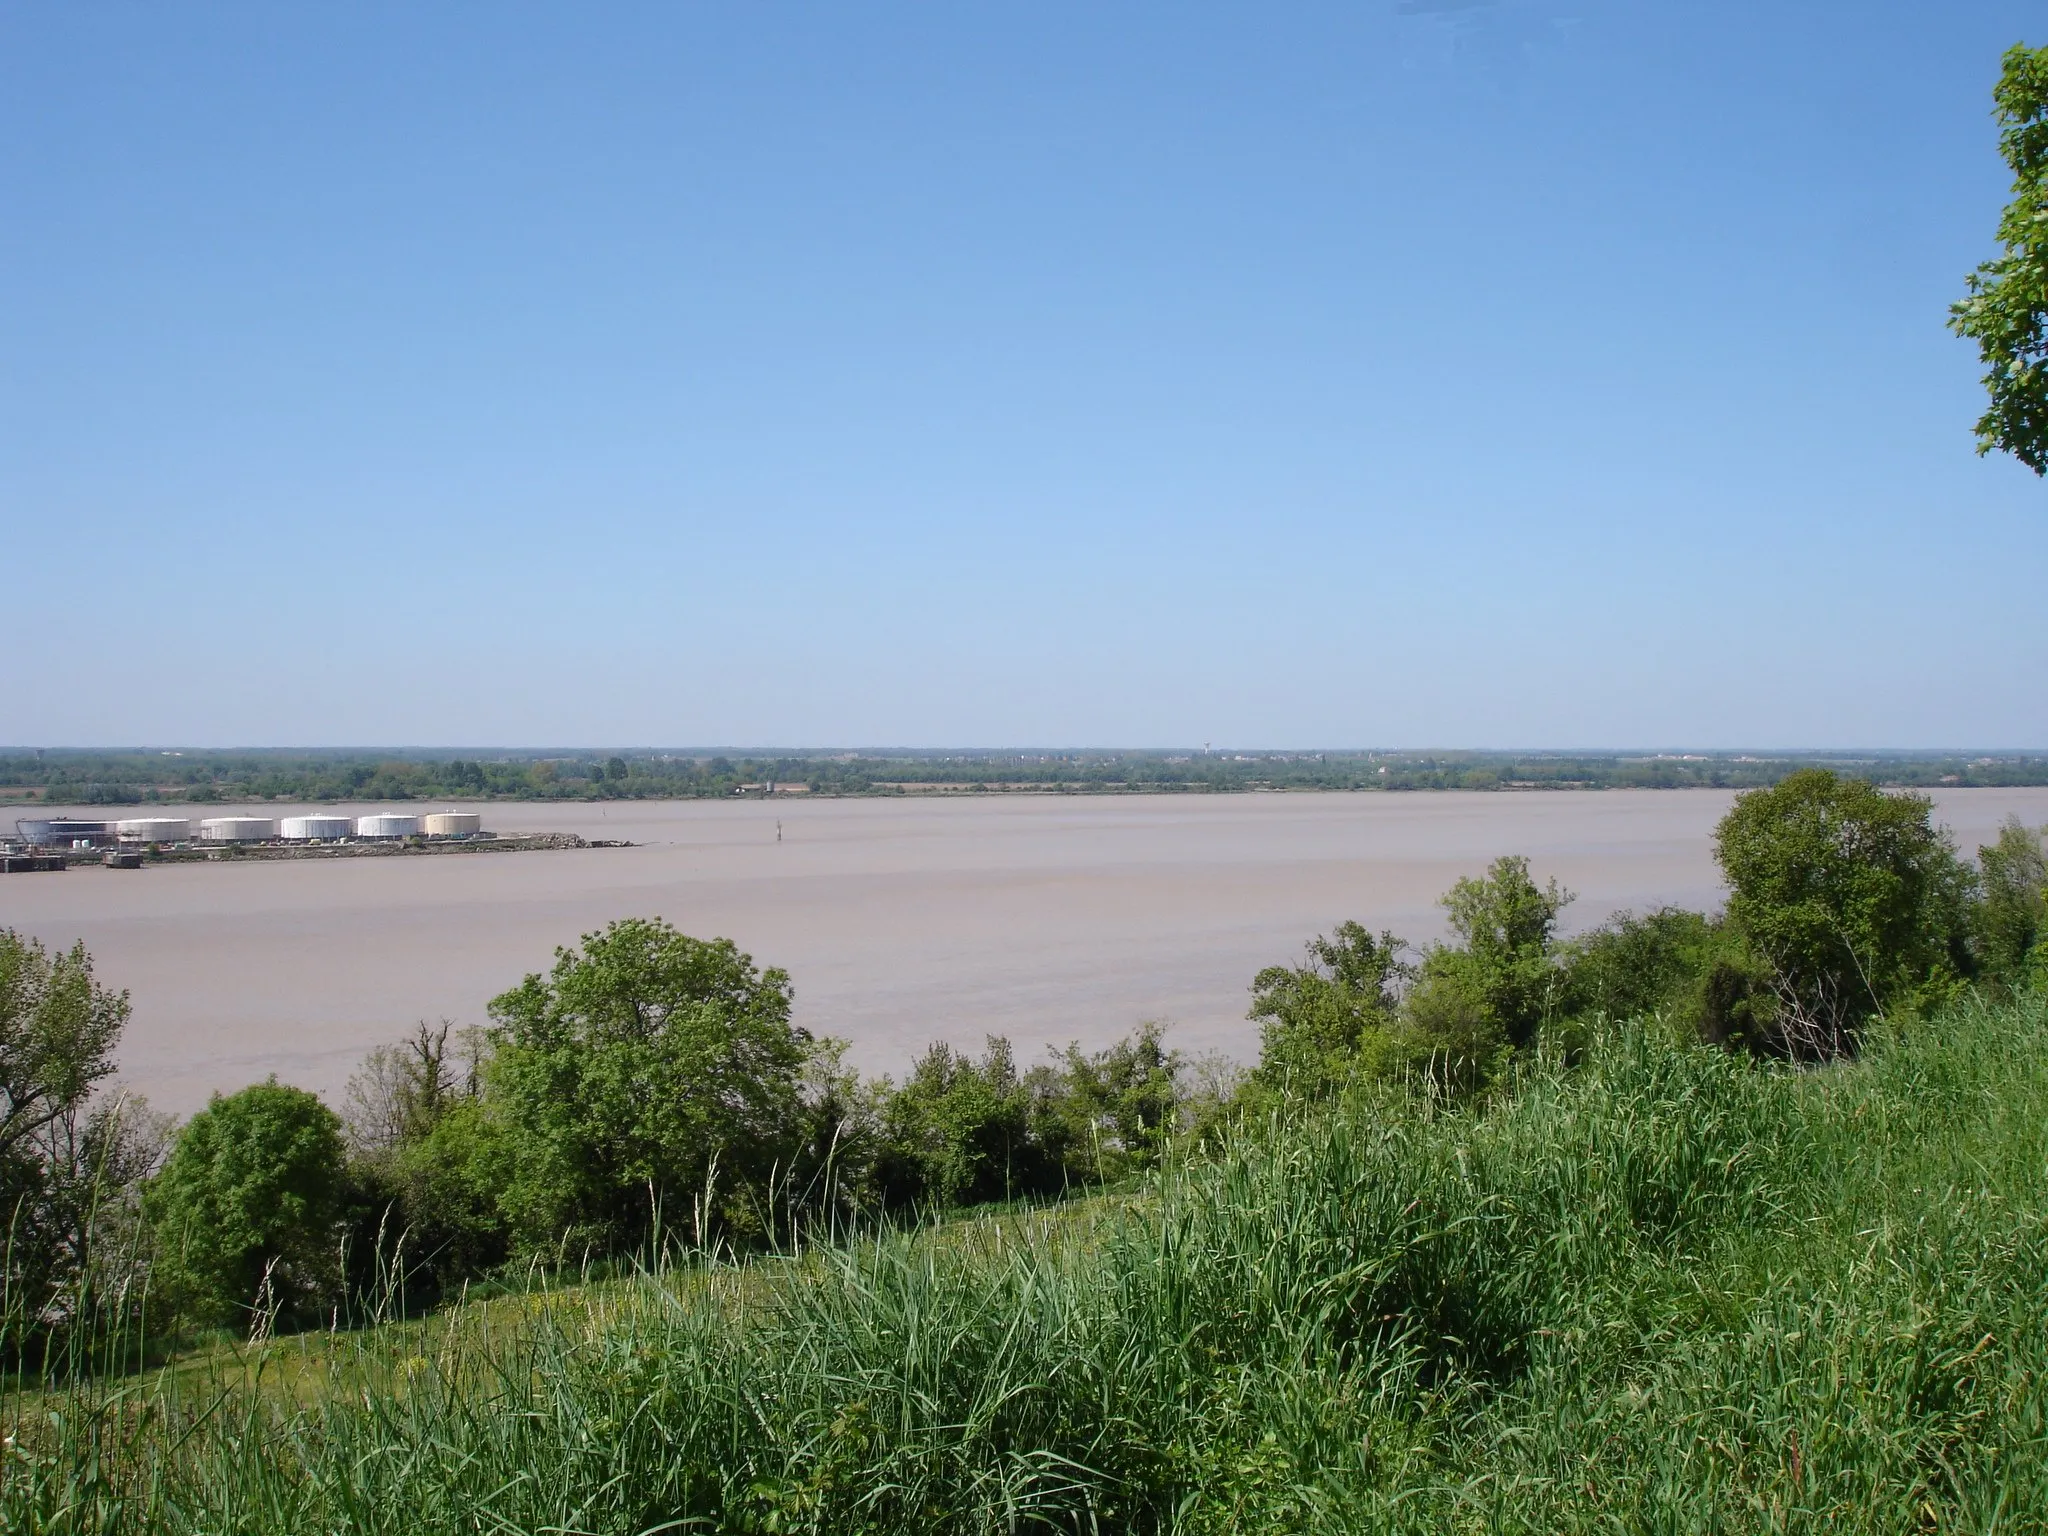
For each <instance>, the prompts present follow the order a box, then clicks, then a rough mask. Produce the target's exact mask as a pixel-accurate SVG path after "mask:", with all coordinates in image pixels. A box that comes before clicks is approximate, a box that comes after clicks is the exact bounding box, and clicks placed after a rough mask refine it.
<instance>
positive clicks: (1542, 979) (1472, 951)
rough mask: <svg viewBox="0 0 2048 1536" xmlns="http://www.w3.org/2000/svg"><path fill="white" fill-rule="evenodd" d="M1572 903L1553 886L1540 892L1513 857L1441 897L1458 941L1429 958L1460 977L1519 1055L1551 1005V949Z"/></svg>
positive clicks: (1521, 861)
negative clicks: (1561, 919)
mask: <svg viewBox="0 0 2048 1536" xmlns="http://www.w3.org/2000/svg"><path fill="white" fill-rule="evenodd" d="M1571 900H1572V893H1571V892H1570V891H1567V890H1565V889H1563V888H1562V887H1561V886H1559V885H1558V883H1557V881H1555V880H1551V881H1550V882H1549V883H1548V884H1546V885H1543V886H1538V885H1537V884H1536V882H1535V881H1534V880H1532V879H1531V878H1530V877H1529V861H1528V860H1527V859H1525V858H1522V857H1521V856H1519V855H1513V856H1510V857H1507V858H1501V859H1495V860H1494V861H1493V863H1492V864H1491V865H1490V866H1488V868H1487V871H1486V875H1485V877H1484V878H1483V879H1472V878H1470V877H1467V878H1465V879H1463V880H1460V881H1459V882H1458V883H1457V884H1456V885H1454V886H1452V887H1451V888H1450V890H1449V891H1448V892H1447V893H1446V894H1445V896H1444V898H1443V901H1442V906H1443V907H1444V909H1445V911H1447V912H1448V913H1449V914H1450V918H1451V931H1452V932H1453V933H1454V934H1456V935H1457V936H1458V939H1459V940H1460V942H1459V943H1458V944H1456V945H1453V946H1449V947H1447V948H1445V949H1440V950H1436V951H1432V955H1431V958H1432V959H1435V958H1436V957H1438V956H1441V957H1442V958H1441V959H1439V960H1438V961H1437V969H1438V970H1439V971H1441V972H1446V973H1448V972H1456V973H1457V974H1459V975H1460V976H1461V977H1462V978H1463V980H1462V983H1461V985H1462V986H1463V987H1465V988H1467V989H1469V990H1470V991H1472V992H1473V993H1475V994H1476V995H1477V997H1478V998H1479V1000H1480V1003H1481V1006H1482V1007H1483V1008H1484V1010H1485V1014H1486V1017H1487V1018H1488V1019H1489V1020H1490V1021H1491V1022H1492V1024H1493V1026H1494V1027H1495V1028H1496V1029H1497V1030H1498V1031H1499V1032H1500V1035H1501V1038H1502V1039H1503V1040H1504V1041H1505V1042H1506V1043H1507V1044H1508V1045H1510V1046H1513V1047H1515V1048H1517V1049H1520V1048H1521V1047H1524V1046H1526V1045H1528V1044H1529V1043H1530V1042H1531V1041H1533V1040H1534V1039H1535V1037H1536V1031H1537V1029H1538V1028H1539V1027H1540V1026H1541V1024H1542V1023H1543V1020H1544V1017H1545V1015H1546V1013H1548V1012H1549V1010H1550V1008H1551V1006H1552V1001H1553V989H1554V986H1555V983H1556V979H1557V977H1556V969H1557V968H1556V965H1555V963H1554V961H1553V958H1552V954H1551V944H1552V940H1553V939H1554V937H1555V936H1556V932H1557V916H1558V913H1560V912H1562V911H1563V910H1564V908H1565V907H1566V905H1567V904H1569V903H1570V901H1571ZM1427 969H1428V962H1427V961H1426V962H1425V970H1427Z"/></svg>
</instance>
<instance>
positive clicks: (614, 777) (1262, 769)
mask: <svg viewBox="0 0 2048 1536" xmlns="http://www.w3.org/2000/svg"><path fill="white" fill-rule="evenodd" d="M1802 768H1828V769H1832V770H1834V771H1835V772H1837V773H1841V774H1844V775H1847V776H1850V777H1854V778H1863V779H1868V780H1870V781H1872V782H1874V783H1877V784H1882V785H1886V786H1890V787H1899V788H1913V789H1932V788H1938V787H1942V786H1981V787H1988V786H2011V785H2020V784H2048V754H2037V755H2025V754H2012V755H2005V756H1995V757H1986V756H1963V755H1959V754H1943V753H1931V752H1930V753H1914V752H1899V753H1867V754H1860V755H1859V754H1853V753H1852V754H1844V753H1780V754H1757V753H1698V754H1694V753H1688V754H1682V755H1681V754H1656V755H1652V754H1622V753H1614V754H1582V753H1513V752H1236V751H1218V752H1210V751H1183V752H1124V751H1107V750H1096V751H1071V752H1052V751H1044V752H1033V751H1001V752H997V751H958V752H939V751H931V752H831V751H786V752H758V751H757V752H752V753H738V754H731V753H717V752H686V751H675V752H648V751H635V752H616V751H605V750H599V751H588V750H586V751H566V750H546V751H544V750H534V751H519V752H496V753H493V754H491V755H489V756H464V755H459V754H452V753H450V754H446V755H444V753H442V752H434V751H424V750H421V751H400V752H367V751H357V750H348V749H336V750H330V751H291V750H277V751H226V752H208V751H185V752H169V751H161V750H157V751H132V752H87V751H76V750H69V749H47V750H22V749H12V750H8V751H4V752H0V796H6V795H11V796H12V797H14V798H17V799H41V800H46V801H49V802H52V803H64V804H73V805H140V804H146V803H149V802H153V801H201V802H205V801H241V800H265V799H277V800H310V801H323V800H449V799H465V800H489V799H503V800H668V799H693V798H703V797H718V796H727V795H739V794H747V793H765V792H767V790H768V789H769V787H770V786H775V787H779V788H781V789H785V790H787V789H802V790H806V791H809V792H810V793H813V794H821V795H889V794H914V793H932V792H952V791H981V792H988V793H1000V792H1004V791H1026V792H1030V791H1036V792H1041V793H1043V792H1068V793H1079V794H1090V793H1092V794H1117V793H1154V794H1157V793H1183V794H1204V793H1207V794H1215V793H1229V792H1235V791H1255V790H1288V789H1293V790H1306V789H1323V790H1332V789H1343V790H1364V789H1382V790H1420V789H1476V790H1538V789H1692V788H1712V789H1756V788H1762V787H1765V786H1768V785H1772V784H1776V783H1777V782H1779V781H1780V780H1781V779H1783V778H1785V777H1786V776H1787V775H1789V774H1791V773H1794V772H1797V771H1798V770H1800V769H1802Z"/></svg>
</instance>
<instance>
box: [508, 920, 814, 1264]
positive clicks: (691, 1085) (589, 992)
mask: <svg viewBox="0 0 2048 1536" xmlns="http://www.w3.org/2000/svg"><path fill="white" fill-rule="evenodd" d="M582 942H583V947H582V949H581V950H580V951H578V950H574V949H561V950H557V951H556V953H555V964H554V968H553V970H552V971H551V972H550V973H549V974H548V975H547V976H540V975H531V976H528V977H527V978H526V979H525V980H524V981H523V982H521V983H520V984H519V985H518V986H517V987H514V988H513V989H512V990H511V991H509V992H506V993H504V994H502V995H500V996H499V997H497V998H494V999H493V1000H492V1002H491V1005H490V1007H491V1016H492V1018H493V1020H494V1021H495V1027H494V1028H493V1030H492V1031H491V1036H490V1038H491V1045H492V1054H491V1058H490V1060H489V1062H488V1063H487V1064H486V1066H485V1069H484V1083H485V1104H486V1107H487V1109H488V1110H489V1112H490V1113H491V1115H492V1116H493V1117H494V1118H495V1119H496V1120H497V1121H498V1122H499V1124H500V1126H501V1128H502V1131H503V1135H502V1137H501V1138H500V1146H501V1148H502V1153H503V1157H504V1165H503V1168H502V1170H501V1176H502V1180H503V1184H502V1191H501V1194H500V1197H499V1203H500V1205H501V1206H502V1208H503V1209H504V1211H505V1214H506V1216H507V1217H508V1219H509V1220H510V1222H511V1225H512V1229H513V1231H514V1233H515V1234H516V1236H517V1237H518V1239H519V1241H520V1242H521V1243H522V1244H523V1245H524V1246H525V1247H526V1248H528V1249H529V1250H536V1249H544V1248H547V1247H549V1246H551V1245H553V1244H555V1243H557V1242H561V1241H566V1242H568V1243H569V1244H571V1245H574V1246H578V1247H582V1246H586V1245H587V1246H593V1247H596V1248H598V1249H600V1250H606V1249H614V1248H617V1247H619V1246H620V1245H624V1244H630V1243H632V1242H635V1241H638V1240H640V1239H641V1238H642V1237H644V1236H645V1234H646V1233H647V1231H648V1228H649V1224H650V1222H651V1220H652V1219H653V1215H654V1211H653V1206H654V1205H655V1204H656V1203H662V1204H664V1205H665V1206H666V1207H667V1215H666V1218H665V1219H666V1220H667V1221H668V1222H669V1224H670V1225H671V1226H675V1225H677V1224H678V1223H679V1222H689V1223H708V1222H710V1221H712V1220H713V1219H717V1218H722V1219H723V1220H725V1221H726V1222H728V1223H731V1224H733V1225H734V1226H735V1227H737V1228H738V1229H739V1230H741V1231H742V1232H744V1231H747V1230H750V1229H751V1228H752V1227H754V1226H755V1225H756V1224H757V1213H758V1212H759V1211H760V1210H761V1209H762V1206H763V1202H764V1198H765V1196H766V1194H767V1190H768V1185H769V1183H770V1180H771V1179H772V1178H773V1176H774V1174H775V1172H776V1169H777V1168H778V1166H780V1167H783V1168H786V1167H787V1166H788V1159H789V1157H790V1156H791V1155H792V1151H793V1145H794V1143H795V1142H796V1141H798V1140H800V1139H801V1137H802V1135H803V1133H804V1130H805V1117H804V1103H803V1096H802V1092H801V1084H802V1078H803V1073H804V1070H805V1067H806V1065H807V1063H808V1062H809V1061H810V1059H811V1057H812V1055H813V1053H814V1043H813V1041H812V1039H811V1036H810V1035H809V1033H808V1032H807V1031H805V1030H802V1029H798V1028H795V1027H793V1026H792V1025H791V1024H790V1021H789V1012H790V999H791V993H790V985H789V976H788V974H787V973H786V972H784V971H781V970H777V969H774V968H770V969H768V970H765V971H763V970H757V969H756V968H755V966H754V963H753V960H752V959H751V958H750V957H749V956H747V955H745V954H742V953H741V952H740V951H739V949H738V948H737V947H735V946H734V944H733V943H732V941H731V940H729V939H713V940H703V939H694V938H691V937H690V936H689V935H687V934H683V933H679V932H677V931H676V930H675V929H674V928H672V927H670V926H669V925H668V924H667V923H665V922H663V921H662V920H660V919H659V918H630V919H626V920H624V921H620V922H615V923H612V924H610V925H608V926H607V927H606V928H605V929H604V930H603V931H601V932H598V933H589V934H585V935H584V936H583V941H582ZM706 1195H709V1202H708V1207H706V1208H702V1209H700V1208H699V1205H698V1202H699V1201H701V1200H703V1199H704V1197H705V1196H706Z"/></svg>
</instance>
